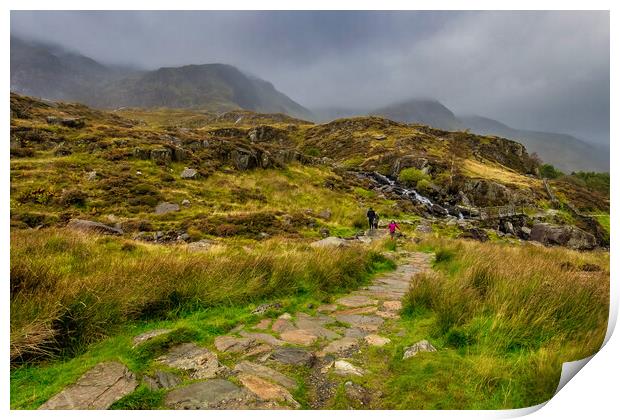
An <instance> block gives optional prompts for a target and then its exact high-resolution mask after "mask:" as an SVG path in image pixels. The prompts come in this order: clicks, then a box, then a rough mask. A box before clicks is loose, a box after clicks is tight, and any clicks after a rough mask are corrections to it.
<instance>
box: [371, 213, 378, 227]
mask: <svg viewBox="0 0 620 420" xmlns="http://www.w3.org/2000/svg"><path fill="white" fill-rule="evenodd" d="M372 226H373V227H374V228H375V229H379V213H377V212H375V220H373V221H372Z"/></svg>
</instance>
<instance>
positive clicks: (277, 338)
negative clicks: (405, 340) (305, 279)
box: [41, 252, 434, 409]
mask: <svg viewBox="0 0 620 420" xmlns="http://www.w3.org/2000/svg"><path fill="white" fill-rule="evenodd" d="M432 258H433V257H432V256H431V255H429V254H424V253H418V252H414V253H403V252H401V254H400V261H401V262H402V263H401V264H400V265H399V266H398V268H397V269H396V270H395V271H393V272H390V273H387V274H384V275H381V276H379V277H376V278H375V279H374V280H373V281H372V283H371V284H370V285H368V286H365V287H362V288H360V289H358V290H356V291H353V292H351V293H349V294H347V295H345V296H342V297H340V298H338V299H336V300H335V301H334V303H330V304H324V305H321V306H319V307H318V308H316V309H315V310H310V309H308V311H307V312H298V313H295V314H288V313H285V314H282V315H280V316H279V317H278V318H276V319H270V318H267V317H264V318H262V319H261V320H259V322H258V323H257V324H256V325H254V326H250V327H248V326H238V327H237V328H234V329H233V330H232V331H230V332H229V333H228V334H227V335H223V336H219V337H216V338H215V340H214V342H213V345H212V346H210V348H207V347H203V346H199V345H197V344H195V343H183V344H179V345H177V346H174V347H173V348H171V349H170V350H169V351H168V353H166V354H164V355H163V356H161V357H159V358H158V359H156V364H157V365H159V366H160V367H161V368H160V370H158V371H156V373H155V374H154V375H151V376H146V375H145V376H143V377H142V378H139V380H140V381H141V382H142V383H144V384H145V385H146V386H148V387H149V388H151V389H165V390H167V391H166V392H167V394H166V396H165V405H166V406H167V407H168V408H173V409H248V408H249V409H254V408H263V409H276V408H285V409H294V408H299V407H300V404H299V402H297V401H296V400H295V398H294V397H293V395H294V394H295V390H296V389H297V388H298V387H299V386H300V385H304V388H305V389H306V390H307V396H306V398H307V401H308V403H309V405H310V406H311V407H312V408H322V407H324V406H325V404H326V403H327V402H328V401H329V399H330V398H331V397H332V396H333V395H334V393H335V390H336V388H337V387H338V385H339V384H341V383H342V384H344V389H345V391H346V394H347V396H349V394H350V396H351V398H355V400H356V401H358V402H359V403H360V404H362V406H364V407H368V405H369V404H370V402H371V397H370V394H369V393H365V392H364V388H363V387H361V386H359V385H357V384H355V383H353V382H351V381H350V380H348V379H354V378H355V377H360V376H363V375H365V374H366V370H365V368H364V366H356V365H355V364H354V363H355V362H354V360H353V359H352V358H351V356H353V355H357V354H359V353H360V352H364V351H365V349H367V348H368V347H370V346H377V347H382V346H385V345H389V343H390V339H389V338H387V337H385V336H383V335H382V330H383V329H384V324H385V323H386V322H387V321H389V320H392V319H397V318H399V317H400V315H399V311H400V310H401V308H402V304H401V299H402V298H403V296H404V295H405V293H406V292H407V290H408V288H409V285H410V281H411V278H412V276H413V275H415V274H416V273H418V272H421V271H424V270H430V262H431V260H432ZM169 332H170V331H169V330H153V331H149V332H147V333H144V334H141V335H140V336H137V337H136V338H135V339H134V343H133V344H134V347H137V346H140V345H141V344H142V343H145V342H148V341H149V340H151V339H152V338H154V337H157V336H159V335H162V334H167V333H169ZM407 350H410V351H409V353H408V354H407V357H411V356H412V355H415V354H416V353H417V352H419V351H434V348H433V347H432V345H430V344H429V343H427V342H425V343H422V342H421V343H417V344H416V345H415V347H411V348H410V349H407ZM358 359H359V358H358ZM222 360H223V361H224V363H223V362H222ZM357 363H359V362H357ZM301 381H303V384H302V383H300V382H301ZM138 384H139V381H138V379H136V378H135V377H134V375H133V374H132V373H131V372H129V371H128V370H127V369H126V368H125V366H123V365H122V364H120V363H117V362H111V363H102V364H100V365H97V366H96V367H95V368H93V369H91V370H90V371H88V372H87V373H86V374H84V375H83V376H82V377H81V378H80V379H79V380H78V381H77V383H76V384H75V385H71V386H69V387H68V388H66V389H65V390H63V391H62V392H61V393H59V394H57V395H56V396H54V397H52V398H51V399H50V400H49V401H47V402H46V403H45V404H43V406H41V408H42V409H72V408H73V409H86V408H98V409H105V408H108V407H109V406H110V405H112V404H113V403H114V402H115V401H117V400H119V399H120V398H122V397H123V396H125V395H127V394H129V393H131V392H133V391H134V390H135V388H136V387H137V386H138Z"/></svg>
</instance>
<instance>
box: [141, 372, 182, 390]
mask: <svg viewBox="0 0 620 420" xmlns="http://www.w3.org/2000/svg"><path fill="white" fill-rule="evenodd" d="M143 382H144V383H145V385H146V386H147V387H149V389H151V390H152V391H155V390H158V389H162V388H163V389H170V388H174V387H175V386H177V385H179V384H180V383H181V379H180V378H179V377H178V376H177V375H175V374H174V373H170V372H164V371H161V370H158V371H157V372H155V375H153V376H152V377H151V376H145V377H144V378H143Z"/></svg>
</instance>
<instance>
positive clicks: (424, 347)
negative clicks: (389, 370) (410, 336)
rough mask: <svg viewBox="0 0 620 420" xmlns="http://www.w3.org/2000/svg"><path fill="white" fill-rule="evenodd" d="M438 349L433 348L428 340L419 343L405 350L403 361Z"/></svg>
mask: <svg viewBox="0 0 620 420" xmlns="http://www.w3.org/2000/svg"><path fill="white" fill-rule="evenodd" d="M435 351H437V349H436V348H435V347H433V345H432V344H431V343H429V342H428V341H427V340H422V341H418V342H417V343H415V344H414V345H412V346H409V347H407V348H405V352H404V354H403V360H404V359H409V358H410V357H413V356H415V355H416V354H418V353H419V352H435Z"/></svg>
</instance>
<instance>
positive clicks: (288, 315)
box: [278, 312, 293, 321]
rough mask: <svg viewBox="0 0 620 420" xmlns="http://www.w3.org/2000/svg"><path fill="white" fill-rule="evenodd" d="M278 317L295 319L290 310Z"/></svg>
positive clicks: (288, 319)
mask: <svg viewBox="0 0 620 420" xmlns="http://www.w3.org/2000/svg"><path fill="white" fill-rule="evenodd" d="M278 319H284V320H287V321H290V320H291V319H293V316H292V315H291V314H289V313H288V312H284V313H283V314H282V315H280V316H279V317H278Z"/></svg>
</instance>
